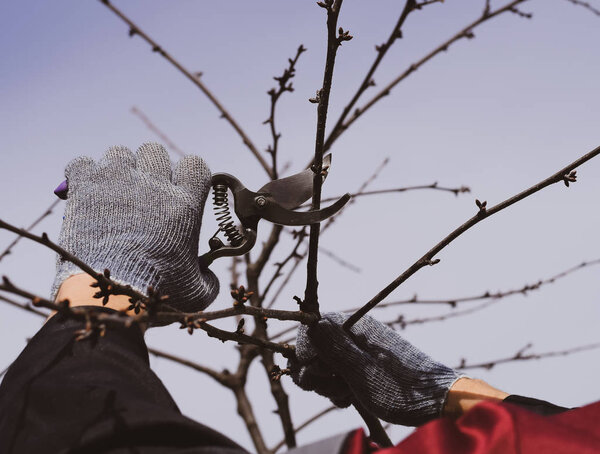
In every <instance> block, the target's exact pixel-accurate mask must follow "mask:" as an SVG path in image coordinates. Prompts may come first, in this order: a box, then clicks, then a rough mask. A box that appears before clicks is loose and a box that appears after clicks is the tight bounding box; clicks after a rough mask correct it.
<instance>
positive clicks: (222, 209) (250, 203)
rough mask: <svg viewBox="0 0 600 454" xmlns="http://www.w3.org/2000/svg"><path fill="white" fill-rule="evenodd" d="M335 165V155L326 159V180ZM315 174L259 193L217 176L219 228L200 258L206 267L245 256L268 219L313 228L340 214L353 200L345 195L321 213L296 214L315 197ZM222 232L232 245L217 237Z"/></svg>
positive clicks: (299, 175)
mask: <svg viewBox="0 0 600 454" xmlns="http://www.w3.org/2000/svg"><path fill="white" fill-rule="evenodd" d="M330 166H331V155H327V156H326V157H325V158H323V167H322V169H323V172H322V178H323V179H325V177H326V176H327V171H328V170H329V167H330ZM313 181H314V172H313V171H312V170H311V169H308V170H305V171H303V172H300V173H297V174H295V175H292V176H289V177H286V178H281V179H279V180H274V181H271V182H269V183H267V184H266V185H264V186H263V187H262V188H260V190H258V192H253V191H250V190H249V189H247V188H246V187H245V186H244V185H243V184H242V183H241V181H240V180H238V179H237V178H236V177H234V176H233V175H229V174H226V173H217V174H214V175H213V177H212V187H213V192H214V196H213V204H214V209H215V215H216V216H217V222H218V224H219V229H218V230H217V232H216V233H215V234H214V235H213V237H212V238H211V239H210V240H209V246H210V249H211V250H210V251H209V252H207V253H206V254H204V255H202V256H201V257H200V263H201V265H202V266H208V265H210V264H211V263H212V261H213V260H215V259H217V258H219V257H226V256H229V257H231V256H235V255H243V254H245V253H247V252H248V251H250V249H252V247H253V246H254V244H255V242H256V231H257V228H258V222H259V221H260V220H261V219H266V220H267V221H270V222H272V223H274V224H279V225H293V226H299V225H310V224H317V223H319V222H321V221H324V220H325V219H327V218H328V217H330V216H332V215H334V214H335V213H337V212H338V211H339V210H340V209H341V208H342V207H343V206H344V205H345V204H346V203H347V202H348V200H350V194H345V195H344V196H343V197H341V198H340V199H339V200H338V201H337V202H335V203H334V204H332V205H330V206H328V207H325V208H323V209H320V210H313V211H294V210H293V208H296V207H298V206H299V205H301V204H302V203H304V202H306V201H307V200H308V199H310V198H311V196H312V193H313ZM229 191H231V193H232V194H233V208H234V211H235V214H236V215H237V217H238V219H239V221H240V223H241V224H242V226H241V227H242V228H241V229H239V228H238V227H236V226H235V225H234V222H233V219H232V216H231V212H230V209H229V204H228V195H227V194H228V192H229ZM219 232H221V233H222V235H223V236H225V237H226V239H227V240H228V242H229V244H225V243H223V241H222V240H221V239H220V238H218V237H217V234H218V233H219Z"/></svg>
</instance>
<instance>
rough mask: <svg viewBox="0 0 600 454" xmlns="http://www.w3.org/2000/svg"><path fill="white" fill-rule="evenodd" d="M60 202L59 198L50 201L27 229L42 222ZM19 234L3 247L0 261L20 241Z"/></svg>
mask: <svg viewBox="0 0 600 454" xmlns="http://www.w3.org/2000/svg"><path fill="white" fill-rule="evenodd" d="M59 203H60V199H56V200H55V201H54V202H52V203H51V204H50V206H49V207H48V208H46V211H44V212H43V213H42V214H41V215H40V216H39V217H38V218H37V219H36V220H35V221H33V222H32V223H31V224H30V225H29V227H27V229H26V230H27V231H30V230H32V229H34V228H35V226H37V225H38V224H39V223H40V222H42V221H43V220H44V219H45V218H46V217H48V216H50V215H51V214H52V210H54V208H55V207H56V205H58V204H59ZM21 238H22V237H21V236H18V237H16V238H15V239H14V240H13V241H12V242H11V243H10V244H9V245H8V246H7V248H6V249H4V251H3V252H2V253H1V254H0V261H1V260H2V259H3V258H4V257H6V256H7V255H8V254H10V253H11V250H12V248H14V247H15V246H16V244H17V243H18V242H19V241H21Z"/></svg>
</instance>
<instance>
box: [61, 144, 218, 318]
mask: <svg viewBox="0 0 600 454" xmlns="http://www.w3.org/2000/svg"><path fill="white" fill-rule="evenodd" d="M65 176H66V177H67V181H68V193H67V204H66V209H65V216H64V221H63V224H62V229H61V232H60V237H59V244H60V245H61V246H62V247H63V248H64V249H66V250H67V251H69V252H71V253H72V254H74V255H75V256H77V257H78V258H80V259H81V260H83V261H84V262H86V263H87V264H88V265H90V266H91V267H92V268H93V269H94V270H96V271H98V272H102V271H103V270H104V269H106V268H108V269H109V270H110V273H111V278H112V279H114V280H115V281H117V282H119V283H121V284H129V285H131V286H132V287H133V288H134V289H136V290H138V291H140V292H142V293H144V294H147V289H148V286H152V287H153V288H154V289H155V290H157V291H159V292H160V293H161V294H162V295H168V296H169V299H168V304H169V305H170V306H171V307H173V308H175V309H178V310H181V311H199V310H202V309H204V308H205V307H206V306H208V305H209V304H210V303H211V302H212V301H213V300H214V299H215V297H216V296H217V294H218V292H219V281H218V279H217V277H216V276H215V275H214V274H213V273H212V272H211V271H210V270H208V269H201V268H200V266H199V263H198V239H199V235H200V226H201V222H202V213H203V211H204V203H205V201H206V197H207V195H208V192H209V189H210V182H211V174H210V170H209V169H208V167H207V166H206V164H205V163H204V161H203V160H202V159H201V158H200V157H198V156H186V157H184V158H182V159H181V160H180V161H179V163H178V164H177V166H176V167H175V170H174V171H173V173H171V162H170V160H169V155H168V153H167V151H166V150H165V149H164V147H163V146H162V145H159V144H156V143H146V144H143V145H142V146H141V147H140V148H139V149H138V150H137V152H136V153H135V154H133V153H132V152H131V151H130V150H129V149H128V148H126V147H122V146H116V147H112V148H110V149H109V150H108V151H107V152H106V154H105V155H104V157H103V158H102V159H101V160H100V161H98V162H95V161H93V160H92V159H90V158H88V157H79V158H76V159H74V160H73V161H71V162H70V163H69V164H68V165H67V168H66V169H65ZM78 273H81V270H80V269H79V268H78V267H77V266H75V265H73V264H72V263H70V262H68V261H66V260H63V259H61V258H60V257H59V258H58V260H57V265H56V277H55V279H54V284H53V286H52V295H53V297H54V296H55V295H56V292H57V291H58V289H59V287H60V285H61V284H62V282H63V281H64V280H65V279H67V278H68V277H69V276H72V275H74V274H78Z"/></svg>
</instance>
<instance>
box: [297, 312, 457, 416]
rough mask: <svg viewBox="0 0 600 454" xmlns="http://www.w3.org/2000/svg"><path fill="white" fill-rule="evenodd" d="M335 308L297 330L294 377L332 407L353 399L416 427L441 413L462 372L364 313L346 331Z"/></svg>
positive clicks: (345, 318) (377, 414) (347, 402)
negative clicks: (434, 357) (428, 353)
mask: <svg viewBox="0 0 600 454" xmlns="http://www.w3.org/2000/svg"><path fill="white" fill-rule="evenodd" d="M347 319H348V316H347V315H343V314H340V313H328V314H323V315H322V318H321V320H320V321H318V322H317V323H315V324H314V325H312V326H310V327H307V326H304V325H302V326H301V327H300V328H299V330H298V337H297V341H296V356H297V360H294V361H290V364H289V367H290V369H291V375H292V378H293V380H294V382H295V383H296V384H297V385H298V386H300V387H301V388H303V389H305V390H311V391H316V392H317V393H319V394H321V395H324V396H325V397H328V398H330V399H331V400H332V402H333V403H334V404H336V405H337V406H347V405H348V404H349V403H351V402H353V401H358V402H359V403H360V404H362V406H363V407H365V408H366V409H367V410H369V411H370V412H371V413H373V414H374V415H375V416H377V417H379V418H381V419H383V420H385V421H388V422H391V423H394V424H402V425H406V426H418V425H421V424H424V423H426V422H427V421H430V420H431V419H434V418H436V417H438V416H440V415H441V411H442V408H443V406H444V402H445V399H446V395H447V393H448V390H449V389H450V387H451V386H452V385H453V384H454V382H455V381H456V380H458V379H459V378H460V377H461V376H462V375H460V374H459V373H458V372H456V371H454V370H453V369H450V368H449V367H446V366H444V365H443V364H440V363H438V362H436V361H434V360H432V359H431V358H430V357H429V356H427V355H426V354H425V353H423V352H421V351H420V350H419V349H417V348H416V347H415V346H413V345H412V344H410V343H409V342H408V341H406V340H404V339H403V338H402V337H401V336H400V335H399V334H398V333H397V332H396V331H394V330H392V329H391V328H388V327H387V326H385V325H384V324H382V323H381V322H378V321H377V320H375V319H373V318H371V317H369V316H365V317H363V318H362V319H360V320H359V321H358V322H357V323H356V324H355V325H354V326H352V328H351V332H352V336H350V335H349V334H348V333H347V332H346V331H345V330H344V329H343V328H342V324H343V323H344V322H345V321H346V320H347Z"/></svg>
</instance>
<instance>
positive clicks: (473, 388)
mask: <svg viewBox="0 0 600 454" xmlns="http://www.w3.org/2000/svg"><path fill="white" fill-rule="evenodd" d="M506 397H508V393H506V392H504V391H501V390H499V389H496V388H494V387H493V386H491V385H489V384H487V383H486V382H484V381H483V380H479V379H474V378H468V377H462V378H459V379H458V380H456V382H454V384H453V385H452V386H451V387H450V390H449V391H448V395H447V396H446V402H445V403H444V408H443V410H442V415H443V416H450V417H451V418H458V417H459V416H462V415H463V414H464V413H466V412H467V411H469V410H470V409H471V408H473V407H474V406H475V405H477V404H478V403H480V402H483V401H496V402H499V401H502V400H504V399H505V398H506Z"/></svg>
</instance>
